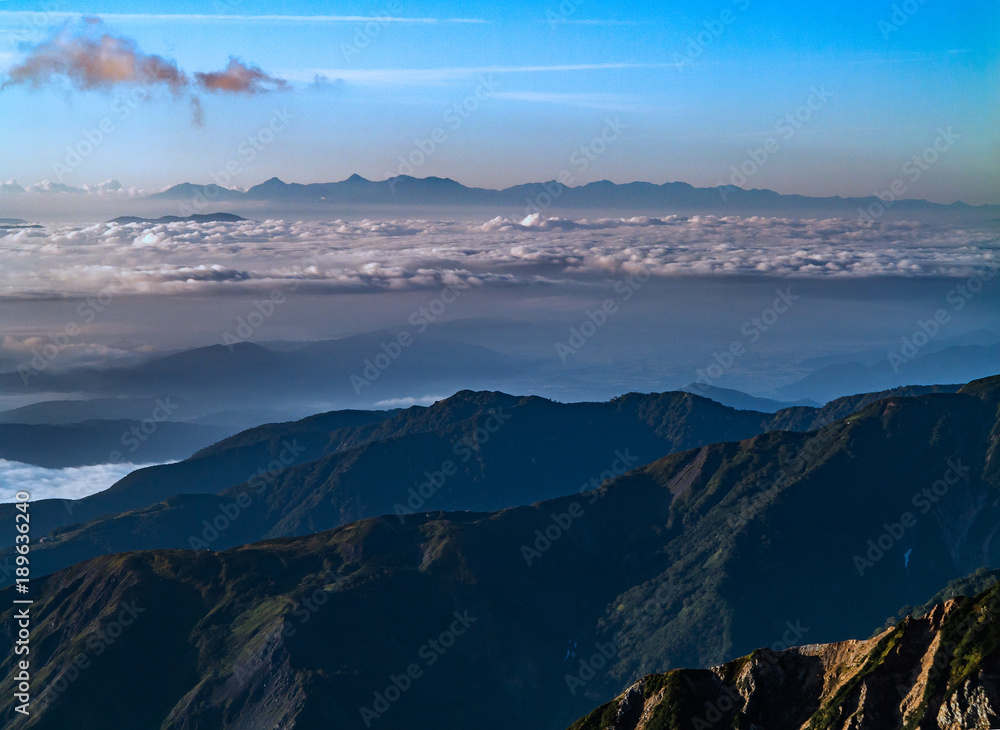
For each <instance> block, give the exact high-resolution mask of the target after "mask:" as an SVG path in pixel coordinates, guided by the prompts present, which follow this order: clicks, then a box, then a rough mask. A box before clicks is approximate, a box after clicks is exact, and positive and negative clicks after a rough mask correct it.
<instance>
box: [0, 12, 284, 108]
mask: <svg viewBox="0 0 1000 730" xmlns="http://www.w3.org/2000/svg"><path fill="white" fill-rule="evenodd" d="M104 28H105V26H104V24H103V23H102V22H101V21H100V19H98V18H86V19H85V20H84V21H83V23H82V24H80V25H76V26H66V27H64V28H63V29H62V30H60V31H59V32H58V33H57V34H56V35H54V36H53V37H52V38H50V39H49V40H46V41H44V42H42V43H40V44H39V45H38V46H36V47H35V48H34V50H32V51H31V52H30V53H29V54H28V56H27V58H25V59H24V61H22V62H21V63H19V64H17V65H15V66H14V67H13V68H12V69H11V70H10V71H9V72H8V77H7V79H6V80H5V81H4V83H3V85H2V86H0V90H2V89H4V88H6V87H8V86H20V85H24V86H29V87H31V88H35V89H40V88H44V87H46V86H50V85H56V84H61V83H65V82H68V83H69V84H70V86H71V87H73V88H75V89H78V90H80V91H92V90H98V91H107V90H109V89H112V88H114V87H116V86H126V85H130V86H131V85H142V86H145V87H147V88H153V87H164V88H167V89H169V90H170V92H171V93H172V94H173V95H174V96H175V97H177V96H180V95H181V93H182V92H187V91H195V92H196V91H199V90H200V91H204V92H208V93H213V94H244V95H254V94H261V93H265V92H268V91H278V90H281V89H286V88H288V82H287V81H285V80H284V79H280V78H277V77H275V76H271V75H270V74H267V73H265V72H264V71H262V70H261V69H259V68H257V67H256V66H252V65H248V64H245V63H243V62H242V61H239V60H238V59H235V58H230V59H229V64H228V65H227V66H226V68H225V69H224V70H222V71H217V72H211V73H195V74H194V78H193V79H192V78H191V77H190V76H188V74H187V73H185V72H184V71H182V70H181V69H180V68H179V67H178V66H177V63H176V62H175V61H172V60H170V59H166V58H163V57H161V56H156V55H149V54H146V53H143V52H142V51H141V50H139V48H138V47H137V46H136V43H135V41H133V40H131V39H129V38H122V37H120V36H114V35H112V34H110V33H108V32H107V31H106V30H105V29H104ZM190 103H191V113H192V119H193V122H194V124H195V125H196V126H202V124H203V122H204V111H203V109H202V106H201V101H200V100H199V99H198V97H197V96H195V95H194V94H192V95H191V97H190Z"/></svg>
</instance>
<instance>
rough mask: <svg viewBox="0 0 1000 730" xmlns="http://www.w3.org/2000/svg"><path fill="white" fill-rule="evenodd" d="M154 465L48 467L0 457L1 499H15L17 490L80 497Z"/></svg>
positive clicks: (42, 496)
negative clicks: (137, 470)
mask: <svg viewBox="0 0 1000 730" xmlns="http://www.w3.org/2000/svg"><path fill="white" fill-rule="evenodd" d="M146 466H152V464H144V465H136V464H98V465H96V466H76V467H71V468H68V469H45V468H43V467H40V466H32V465H31V464H22V463H21V462H18V461H6V460H5V459H0V502H14V501H16V496H15V495H17V493H18V492H20V491H25V492H28V493H29V494H30V495H31V501H32V502H37V501H38V500H40V499H81V498H82V497H87V496H89V495H91V494H96V493H97V492H103V491H104V490H105V489H107V488H108V487H110V486H111V485H113V484H114V483H115V482H117V481H118V480H119V479H121V478H123V477H125V476H126V475H128V474H131V473H132V472H133V471H135V470H136V469H142V468H144V467H146Z"/></svg>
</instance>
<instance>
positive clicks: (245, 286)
mask: <svg viewBox="0 0 1000 730" xmlns="http://www.w3.org/2000/svg"><path fill="white" fill-rule="evenodd" d="M4 233H5V235H2V234H4ZM0 235H2V238H0V297H2V298H8V299H10V298H17V299H31V298H51V297H57V298H58V297H71V296H85V297H86V296H94V295H96V294H101V293H103V294H110V295H119V294H156V295H171V294H178V295H183V294H198V295H206V294H216V293H226V292H243V291H253V290H262V291H266V290H269V289H274V288H281V289H283V290H287V289H289V288H295V289H297V288H299V287H305V288H306V289H308V290H309V291H313V292H322V291H329V292H351V291H357V292H377V291H385V290H401V289H422V288H428V289H430V288H436V287H441V286H445V285H448V284H470V285H473V286H477V287H480V286H512V285H513V286H525V285H532V284H553V283H557V282H559V281H566V280H573V279H578V278H584V277H588V276H590V277H592V276H593V275H606V276H617V275H620V274H622V273H631V272H638V271H640V270H641V271H645V272H648V273H650V274H652V275H654V276H662V277H671V276H682V275H751V276H753V275H756V276H761V275H766V276H777V277H869V276H903V277H927V276H955V277H960V276H968V275H970V274H971V273H973V272H974V271H975V270H977V269H980V268H982V267H984V266H986V265H987V264H988V263H989V262H991V261H993V260H994V257H995V256H996V251H997V247H998V244H997V238H996V236H995V235H991V234H989V233H987V232H985V231H983V230H978V229H975V228H968V229H965V228H961V227H955V226H951V225H938V224H933V223H927V222H908V221H877V222H874V223H870V222H868V223H866V222H860V221H854V220H845V219H826V220H798V219H786V218H765V217H736V216H730V217H722V216H712V215H703V216H691V217H683V216H668V217H664V218H650V217H639V218H605V219H597V220H568V219H562V218H545V217H543V216H539V215H533V216H529V217H528V218H525V219H524V220H521V221H516V220H507V219H504V218H494V219H493V220H490V221H487V222H485V223H483V222H470V221H436V220H367V219H366V220H359V221H345V220H337V221H332V222H321V221H298V222H291V221H285V220H264V221H244V222H236V223H204V224H198V223H189V222H178V223H167V224H152V223H127V224H118V223H101V224H97V225H88V226H82V227H81V226H61V227H51V228H45V229H14V230H10V231H6V232H0Z"/></svg>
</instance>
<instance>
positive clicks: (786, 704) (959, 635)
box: [572, 587, 1000, 730]
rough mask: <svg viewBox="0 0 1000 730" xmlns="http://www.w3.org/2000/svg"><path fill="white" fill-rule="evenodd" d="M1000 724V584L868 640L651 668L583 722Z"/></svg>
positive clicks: (612, 728) (882, 729)
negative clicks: (691, 666) (659, 670)
mask: <svg viewBox="0 0 1000 730" xmlns="http://www.w3.org/2000/svg"><path fill="white" fill-rule="evenodd" d="M998 726H1000V587H993V588H991V589H990V590H988V591H986V592H985V593H983V594H981V595H980V596H978V597H977V598H974V599H969V598H957V599H953V600H950V601H948V602H947V603H944V604H939V605H938V606H936V607H935V608H934V609H933V610H932V611H931V612H930V613H929V614H927V615H926V616H925V617H923V618H918V619H915V618H912V617H907V618H906V619H904V620H903V621H902V622H900V623H899V624H898V625H896V626H894V627H892V628H890V629H888V630H886V631H884V632H882V633H881V634H879V635H877V636H874V637H873V638H871V639H868V640H866V641H844V642H839V643H835V644H817V645H810V646H801V647H796V648H792V649H789V650H787V651H783V652H777V653H775V652H771V651H768V650H763V651H757V652H754V653H753V654H751V655H750V656H748V657H743V658H742V659H737V660H735V661H732V662H729V663H728V664H724V665H722V666H719V667H715V668H714V669H712V670H683V669H682V670H676V671H673V672H670V673H668V674H661V675H650V676H648V677H645V678H644V679H643V680H642V681H640V682H638V683H636V684H635V685H633V686H632V687H630V688H629V689H628V690H627V691H626V692H625V694H623V695H622V696H621V697H619V698H618V699H617V700H615V701H614V702H611V703H609V704H608V705H605V706H604V707H601V708H598V709H597V710H595V711H594V712H593V713H591V714H590V715H588V716H587V717H586V718H584V719H582V720H580V721H579V722H577V723H576V724H575V725H573V727H572V730H681V729H682V728H684V729H685V730H723V729H733V730H737V729H738V730H755V729H759V730H763V729H764V728H767V730H886V729H888V728H902V729H904V730H987V729H988V728H995V727H998Z"/></svg>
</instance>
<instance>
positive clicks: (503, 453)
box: [0, 386, 937, 585]
mask: <svg viewBox="0 0 1000 730" xmlns="http://www.w3.org/2000/svg"><path fill="white" fill-rule="evenodd" d="M935 390H937V386H931V387H917V388H905V389H900V390H898V391H894V392H895V393H896V394H898V395H916V394H920V393H926V392H933V391H935ZM890 394H891V393H888V392H887V393H881V394H864V395H858V396H849V397H847V398H843V399H839V400H837V401H834V402H831V403H830V404H828V405H827V406H826V407H824V408H821V409H820V408H806V407H796V408H791V409H785V410H783V411H779V412H778V413H777V414H773V415H772V414H767V413H757V412H753V411H736V410H733V409H731V408H726V407H724V406H721V405H719V404H717V403H714V402H712V401H710V400H706V399H704V398H700V397H698V396H695V395H690V394H687V393H663V394H649V395H643V394H631V395H627V396H623V397H621V398H617V399H615V400H613V401H610V402H607V403H573V404H563V403H555V402H552V401H548V400H545V399H543V398H537V397H515V396H510V395H506V394H503V393H473V392H462V393H459V394H457V395H455V396H454V397H452V398H448V399H446V400H444V401H440V402H439V403H437V404H435V405H433V406H430V407H427V408H423V407H414V408H410V409H407V410H406V411H402V412H396V411H394V412H370V411H336V412H333V413H330V414H325V415H320V416H315V417H311V418H307V419H304V420H301V421H297V422H294V423H284V424H271V425H267V426H262V427H260V428H255V429H251V430H249V431H246V432H244V433H241V434H238V435H237V436H233V437H232V438H228V439H225V440H224V441H221V442H220V443H218V444H215V445H214V446H212V447H210V448H207V449H204V450H203V451H201V452H199V453H197V454H195V455H194V456H193V457H192V458H190V459H188V460H187V461H185V462H183V463H180V464H171V465H166V466H162V467H154V468H150V469H145V470H141V471H137V472H135V473H133V474H131V475H129V476H128V477H126V478H125V479H123V480H122V481H121V482H119V483H118V484H116V485H114V487H112V488H111V489H109V490H107V491H105V492H102V493H100V494H96V495H93V496H91V497H87V498H86V499H81V500H76V501H63V500H46V501H42V502H37V503H35V504H34V505H33V506H32V523H33V530H34V533H35V534H36V535H38V536H41V535H44V534H46V533H51V534H49V536H48V539H47V541H46V542H45V543H44V544H42V545H39V546H38V547H37V549H36V551H35V555H34V561H33V565H34V570H35V574H36V575H38V574H40V573H39V571H41V572H44V573H47V572H51V571H54V570H58V569H60V568H65V567H68V566H70V565H73V564H74V563H78V562H80V561H81V560H86V559H88V558H92V557H96V556H98V555H106V554H110V553H116V552H124V551H126V550H136V549H154V548H204V547H211V548H212V549H215V550H219V549H224V548H228V547H234V546H236V545H245V544H247V543H250V542H255V541H258V540H264V539H267V538H272V537H291V536H296V535H305V534H309V533H312V532H317V531H319V530H326V529H331V528H333V527H337V526H339V525H343V524H346V523H348V522H351V521H353V520H358V519H362V518H364V517H374V516H377V515H382V514H395V513H399V512H403V513H406V512H414V511H415V512H421V511H427V510H431V509H443V510H477V511H489V510H497V509H503V508H505V507H511V506H514V505H519V504H531V503H534V502H537V501H540V500H543V499H552V498H555V497H559V496H563V495H567V494H572V493H574V492H578V491H580V490H581V488H583V489H592V488H595V487H597V486H599V485H600V483H601V482H603V481H605V480H607V479H609V478H613V477H615V476H619V475H621V474H623V473H624V472H625V471H628V470H631V469H633V468H636V467H639V466H643V465H645V464H648V463H650V462H651V461H653V460H655V459H658V458H660V457H662V456H664V455H666V454H670V453H673V452H676V451H681V450H684V449H689V448H692V447H695V446H704V445H706V444H710V443H713V442H718V441H736V440H740V439H744V438H749V437H751V436H755V435H757V434H760V433H763V432H765V431H769V430H773V429H776V428H780V429H785V430H796V431H805V430H810V429H814V428H817V427H818V426H821V425H823V424H826V423H829V422H832V421H833V420H835V419H836V418H839V417H843V416H846V415H850V414H851V413H854V412H856V411H857V410H859V409H861V408H863V407H864V406H866V405H868V404H870V403H871V402H874V401H876V400H878V399H879V398H880V397H885V396H888V395H890ZM164 500H166V501H164ZM12 510H13V507H12V506H11V505H6V506H0V515H5V514H9V513H10V512H11V511H12ZM10 519H11V520H12V519H13V516H10ZM53 531H54V532H53ZM7 540H9V541H12V540H13V533H10V534H9V536H8V538H7ZM8 544H10V543H8ZM13 558H14V554H13V550H12V549H8V550H7V552H6V553H5V554H2V558H0V573H2V576H0V578H2V580H3V583H2V584H3V585H6V584H8V583H9V582H11V581H12V579H13V578H12V571H11V570H10V566H11V565H12V560H13ZM3 566H6V568H7V569H6V570H4V569H3Z"/></svg>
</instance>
